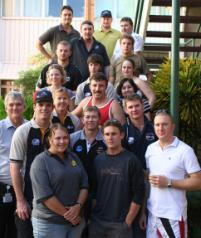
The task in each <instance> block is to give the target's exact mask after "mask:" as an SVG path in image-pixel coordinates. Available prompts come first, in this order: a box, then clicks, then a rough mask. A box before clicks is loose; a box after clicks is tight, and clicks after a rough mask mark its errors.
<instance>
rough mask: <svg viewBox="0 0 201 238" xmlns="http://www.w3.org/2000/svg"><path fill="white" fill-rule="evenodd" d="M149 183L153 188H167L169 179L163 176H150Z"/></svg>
mask: <svg viewBox="0 0 201 238" xmlns="http://www.w3.org/2000/svg"><path fill="white" fill-rule="evenodd" d="M149 182H150V184H151V185H152V186H154V187H158V188H167V186H168V178H167V177H165V176H162V175H150V176H149Z"/></svg>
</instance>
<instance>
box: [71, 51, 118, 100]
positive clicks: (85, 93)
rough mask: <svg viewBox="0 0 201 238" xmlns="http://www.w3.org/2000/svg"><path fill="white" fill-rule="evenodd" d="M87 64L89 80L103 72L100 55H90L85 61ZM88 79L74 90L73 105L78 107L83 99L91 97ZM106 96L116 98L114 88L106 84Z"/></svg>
mask: <svg viewBox="0 0 201 238" xmlns="http://www.w3.org/2000/svg"><path fill="white" fill-rule="evenodd" d="M87 64H88V68H89V78H90V77H92V76H93V75H94V74H95V73H98V72H103V57H102V56H101V55H97V54H92V55H90V56H89V58H88V59H87ZM89 78H88V79H87V80H86V81H84V82H83V83H81V84H80V85H79V86H78V87H77V90H76V96H75V104H76V105H79V103H80V102H81V101H82V99H84V98H85V97H89V96H91V95H92V94H91V90H90V87H89V85H90V80H89ZM106 94H107V97H108V98H114V99H116V98H117V95H116V92H115V89H114V86H113V85H112V84H111V83H110V82H108V85H107V89H106Z"/></svg>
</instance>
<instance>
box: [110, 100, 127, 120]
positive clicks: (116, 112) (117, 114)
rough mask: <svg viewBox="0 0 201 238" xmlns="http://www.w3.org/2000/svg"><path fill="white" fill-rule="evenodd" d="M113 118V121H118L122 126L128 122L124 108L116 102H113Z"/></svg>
mask: <svg viewBox="0 0 201 238" xmlns="http://www.w3.org/2000/svg"><path fill="white" fill-rule="evenodd" d="M111 116H112V118H113V119H116V120H118V121H119V122H120V123H121V125H123V124H124V123H125V121H126V119H125V115H124V112H123V109H122V107H121V106H120V105H119V103H118V102H117V101H115V100H114V101H113V102H112V106H111Z"/></svg>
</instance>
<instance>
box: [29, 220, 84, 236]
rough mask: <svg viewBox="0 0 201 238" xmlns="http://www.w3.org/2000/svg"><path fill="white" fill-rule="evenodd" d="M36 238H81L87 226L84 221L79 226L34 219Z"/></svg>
mask: <svg viewBox="0 0 201 238" xmlns="http://www.w3.org/2000/svg"><path fill="white" fill-rule="evenodd" d="M32 225H33V233H34V238H47V237H48V238H55V237H58V238H80V237H81V234H82V231H83V229H84V226H85V221H84V219H82V221H81V223H80V224H79V225H77V226H72V225H70V224H68V223H66V224H56V223H52V222H50V221H48V220H44V219H39V218H35V217H32Z"/></svg>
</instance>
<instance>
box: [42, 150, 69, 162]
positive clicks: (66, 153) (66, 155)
mask: <svg viewBox="0 0 201 238" xmlns="http://www.w3.org/2000/svg"><path fill="white" fill-rule="evenodd" d="M45 153H46V154H48V155H49V156H51V157H52V158H54V159H56V160H57V161H59V162H60V163H62V164H63V163H64V161H63V160H62V159H61V158H59V156H58V155H57V154H53V153H51V152H50V151H49V150H45ZM67 159H68V151H67V150H66V151H65V152H64V160H67Z"/></svg>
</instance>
